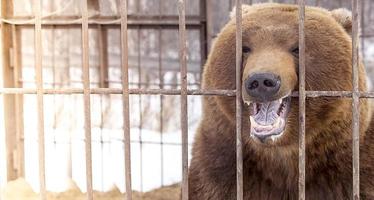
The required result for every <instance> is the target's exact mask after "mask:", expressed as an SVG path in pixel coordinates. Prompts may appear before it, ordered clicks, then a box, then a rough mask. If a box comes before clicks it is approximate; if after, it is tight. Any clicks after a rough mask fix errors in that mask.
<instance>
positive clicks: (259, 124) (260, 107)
mask: <svg viewBox="0 0 374 200" xmlns="http://www.w3.org/2000/svg"><path fill="white" fill-rule="evenodd" d="M246 104H247V105H248V106H249V111H250V116H249V118H250V122H251V136H255V137H257V138H258V139H260V140H261V141H262V142H264V140H265V139H266V138H268V137H270V138H271V139H273V140H275V139H276V138H278V137H280V136H281V135H282V134H283V132H284V130H285V128H286V120H287V116H288V112H289V110H290V105H291V96H290V95H287V96H286V97H284V98H280V99H277V100H275V101H269V102H246Z"/></svg>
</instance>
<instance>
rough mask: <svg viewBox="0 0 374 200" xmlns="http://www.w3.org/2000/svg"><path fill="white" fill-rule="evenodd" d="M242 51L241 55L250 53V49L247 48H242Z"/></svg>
mask: <svg viewBox="0 0 374 200" xmlns="http://www.w3.org/2000/svg"><path fill="white" fill-rule="evenodd" d="M242 51H243V53H249V52H251V48H249V47H247V46H243V48H242Z"/></svg>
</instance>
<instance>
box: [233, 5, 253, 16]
mask: <svg viewBox="0 0 374 200" xmlns="http://www.w3.org/2000/svg"><path fill="white" fill-rule="evenodd" d="M249 8H251V6H250V5H246V4H243V5H242V15H244V14H246V13H248V12H249ZM235 15H236V6H234V7H233V8H232V10H231V12H230V19H232V18H235Z"/></svg>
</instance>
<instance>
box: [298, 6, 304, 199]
mask: <svg viewBox="0 0 374 200" xmlns="http://www.w3.org/2000/svg"><path fill="white" fill-rule="evenodd" d="M304 22H305V0H299V200H305V24H304Z"/></svg>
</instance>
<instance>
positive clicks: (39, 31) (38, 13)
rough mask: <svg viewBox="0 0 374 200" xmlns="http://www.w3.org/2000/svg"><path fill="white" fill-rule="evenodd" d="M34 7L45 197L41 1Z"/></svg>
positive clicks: (43, 195)
mask: <svg viewBox="0 0 374 200" xmlns="http://www.w3.org/2000/svg"><path fill="white" fill-rule="evenodd" d="M33 3H34V9H35V70H36V73H35V74H36V88H37V92H36V95H37V109H38V141H39V181H40V197H41V199H42V200H45V199H47V197H46V184H45V146H44V142H45V141H44V110H43V69H42V57H43V54H42V14H41V12H42V11H41V1H40V0H34V1H33Z"/></svg>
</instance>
